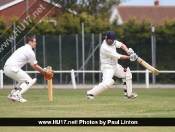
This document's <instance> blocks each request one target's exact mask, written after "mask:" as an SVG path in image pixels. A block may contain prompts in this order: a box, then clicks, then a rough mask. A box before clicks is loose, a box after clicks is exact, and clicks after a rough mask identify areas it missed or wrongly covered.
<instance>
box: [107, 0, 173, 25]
mask: <svg viewBox="0 0 175 132" xmlns="http://www.w3.org/2000/svg"><path fill="white" fill-rule="evenodd" d="M174 12H175V6H160V5H159V1H158V0H156V1H155V3H154V5H153V6H116V8H115V9H114V11H113V13H112V15H111V17H110V22H112V21H113V20H114V19H115V18H116V17H117V18H118V21H117V22H118V24H120V25H122V24H123V23H124V22H126V21H128V20H129V19H130V18H135V19H136V21H137V22H141V21H142V19H149V20H150V21H151V22H152V23H154V24H155V25H161V24H163V23H164V21H165V20H173V19H175V13H174Z"/></svg>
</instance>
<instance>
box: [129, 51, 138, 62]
mask: <svg viewBox="0 0 175 132" xmlns="http://www.w3.org/2000/svg"><path fill="white" fill-rule="evenodd" d="M137 58H138V56H137V55H136V53H134V54H131V55H130V61H136V60H137Z"/></svg>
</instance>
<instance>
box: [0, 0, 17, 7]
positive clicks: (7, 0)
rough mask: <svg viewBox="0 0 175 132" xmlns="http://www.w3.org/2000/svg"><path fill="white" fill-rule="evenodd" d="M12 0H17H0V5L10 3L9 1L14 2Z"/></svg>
mask: <svg viewBox="0 0 175 132" xmlns="http://www.w3.org/2000/svg"><path fill="white" fill-rule="evenodd" d="M12 1H15V0H0V6H3V5H5V4H8V3H10V2H12Z"/></svg>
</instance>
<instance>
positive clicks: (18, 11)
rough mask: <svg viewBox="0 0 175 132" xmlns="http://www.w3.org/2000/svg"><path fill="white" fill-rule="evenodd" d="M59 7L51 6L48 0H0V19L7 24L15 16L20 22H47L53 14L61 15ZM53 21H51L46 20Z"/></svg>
mask: <svg viewBox="0 0 175 132" xmlns="http://www.w3.org/2000/svg"><path fill="white" fill-rule="evenodd" d="M59 6H60V5H58V4H56V5H54V4H51V3H50V0H1V1H0V18H4V19H5V20H6V21H7V22H8V23H9V24H10V20H11V19H12V18H13V17H14V16H15V17H17V18H19V19H20V20H22V21H29V19H31V18H34V19H36V20H41V19H42V18H43V20H44V19H45V20H48V17H49V18H50V16H51V15H52V14H53V13H57V14H59V13H61V9H60V8H59ZM48 21H50V22H54V24H55V21H54V20H53V19H51V20H48Z"/></svg>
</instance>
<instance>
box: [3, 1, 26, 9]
mask: <svg viewBox="0 0 175 132" xmlns="http://www.w3.org/2000/svg"><path fill="white" fill-rule="evenodd" d="M22 1H24V0H2V1H0V11H1V10H4V9H6V8H8V7H10V6H13V5H15V4H18V3H19V2H22Z"/></svg>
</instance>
